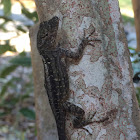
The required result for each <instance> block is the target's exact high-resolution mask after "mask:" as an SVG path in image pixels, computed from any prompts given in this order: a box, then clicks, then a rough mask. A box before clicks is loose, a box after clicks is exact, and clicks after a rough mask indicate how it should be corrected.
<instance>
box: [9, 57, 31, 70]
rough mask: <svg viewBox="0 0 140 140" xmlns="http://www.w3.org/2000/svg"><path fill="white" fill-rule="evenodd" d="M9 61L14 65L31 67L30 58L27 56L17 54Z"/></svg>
mask: <svg viewBox="0 0 140 140" xmlns="http://www.w3.org/2000/svg"><path fill="white" fill-rule="evenodd" d="M9 62H10V63H11V64H12V65H14V66H26V67H31V58H30V57H27V56H20V55H19V56H17V57H14V58H12V59H11V60H10V61H9Z"/></svg>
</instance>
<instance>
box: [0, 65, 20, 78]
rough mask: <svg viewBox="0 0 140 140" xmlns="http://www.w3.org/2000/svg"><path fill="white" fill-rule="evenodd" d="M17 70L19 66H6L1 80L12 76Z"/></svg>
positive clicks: (0, 75)
mask: <svg viewBox="0 0 140 140" xmlns="http://www.w3.org/2000/svg"><path fill="white" fill-rule="evenodd" d="M16 68H17V65H8V66H5V67H4V68H3V69H2V70H1V72H0V78H5V77H6V76H8V75H10V74H11V73H12V72H13V71H14V70H15V69H16Z"/></svg>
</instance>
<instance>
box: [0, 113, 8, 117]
mask: <svg viewBox="0 0 140 140" xmlns="http://www.w3.org/2000/svg"><path fill="white" fill-rule="evenodd" d="M7 114H8V113H7V112H0V117H4V116H6V115H7Z"/></svg>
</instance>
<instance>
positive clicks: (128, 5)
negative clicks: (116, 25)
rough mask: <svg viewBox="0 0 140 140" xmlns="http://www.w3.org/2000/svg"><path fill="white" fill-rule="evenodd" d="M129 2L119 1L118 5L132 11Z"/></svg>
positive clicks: (127, 0)
mask: <svg viewBox="0 0 140 140" xmlns="http://www.w3.org/2000/svg"><path fill="white" fill-rule="evenodd" d="M131 2H132V1H131V0H119V5H120V7H121V8H126V9H130V10H132V3H131Z"/></svg>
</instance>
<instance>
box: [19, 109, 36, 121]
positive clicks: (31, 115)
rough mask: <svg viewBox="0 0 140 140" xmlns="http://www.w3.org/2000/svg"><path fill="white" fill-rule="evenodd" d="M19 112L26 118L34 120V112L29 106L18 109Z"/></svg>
mask: <svg viewBox="0 0 140 140" xmlns="http://www.w3.org/2000/svg"><path fill="white" fill-rule="evenodd" d="M20 113H21V114H22V115H23V116H25V117H27V118H28V119H31V120H35V112H34V111H33V110H31V109H29V108H22V109H20Z"/></svg>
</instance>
